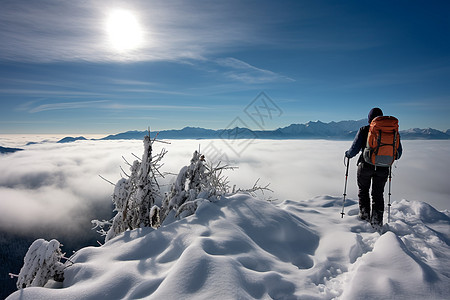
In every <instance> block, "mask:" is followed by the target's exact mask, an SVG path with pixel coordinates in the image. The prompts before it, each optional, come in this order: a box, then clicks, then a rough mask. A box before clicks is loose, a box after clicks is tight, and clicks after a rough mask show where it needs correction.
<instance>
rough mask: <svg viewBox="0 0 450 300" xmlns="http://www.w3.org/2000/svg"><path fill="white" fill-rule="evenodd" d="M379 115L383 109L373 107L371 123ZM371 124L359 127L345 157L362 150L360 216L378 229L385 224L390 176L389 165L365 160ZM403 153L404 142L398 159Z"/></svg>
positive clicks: (370, 115)
mask: <svg viewBox="0 0 450 300" xmlns="http://www.w3.org/2000/svg"><path fill="white" fill-rule="evenodd" d="M378 116H383V111H382V110H381V109H380V108H378V107H375V108H372V109H371V110H370V112H369V115H368V121H369V124H370V123H371V122H372V120H373V119H375V118H376V117H378ZM369 127H370V125H366V126H363V127H361V128H360V129H359V131H358V133H357V134H356V137H355V139H354V141H353V144H352V146H351V147H350V149H349V150H347V151H345V157H347V158H352V157H354V156H355V155H357V154H358V152H361V155H360V156H359V158H358V163H357V165H358V169H357V182H358V198H359V218H360V219H361V220H365V221H368V222H370V223H371V224H372V226H373V227H374V228H376V229H379V228H381V227H382V226H383V213H384V198H383V194H384V186H385V185H386V181H387V179H388V176H389V167H380V166H377V167H376V166H374V165H371V164H369V163H367V162H366V161H365V160H364V157H363V154H362V153H363V152H364V148H365V147H366V141H367V135H368V134H369ZM401 155H402V144H401V143H400V144H399V147H398V149H397V156H396V159H399V158H400V156H401ZM371 184H372V207H371V205H370V195H369V190H370V185H371Z"/></svg>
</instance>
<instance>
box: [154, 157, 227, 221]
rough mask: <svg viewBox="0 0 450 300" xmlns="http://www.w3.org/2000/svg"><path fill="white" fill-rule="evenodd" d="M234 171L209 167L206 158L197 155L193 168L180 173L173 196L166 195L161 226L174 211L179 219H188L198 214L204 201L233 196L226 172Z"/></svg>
mask: <svg viewBox="0 0 450 300" xmlns="http://www.w3.org/2000/svg"><path fill="white" fill-rule="evenodd" d="M226 169H233V167H230V166H226V165H224V166H221V165H220V163H218V164H217V165H212V164H207V163H206V158H205V156H204V155H202V154H201V153H200V152H198V151H195V152H194V154H193V155H192V159H191V162H190V165H189V166H184V167H182V168H181V169H180V172H179V173H178V176H177V178H176V180H175V182H174V183H173V185H172V187H171V190H170V192H169V193H168V194H167V195H166V197H165V199H164V202H163V207H162V210H161V219H162V220H161V222H163V221H164V219H165V218H166V216H167V215H168V214H169V213H170V211H171V210H175V212H176V214H175V216H180V217H185V216H188V215H191V214H193V213H194V212H195V210H196V209H197V207H198V204H199V203H200V202H203V201H208V200H209V201H216V200H217V199H219V198H220V196H221V195H224V194H226V193H229V192H230V187H229V185H228V180H227V177H225V176H223V175H222V171H223V170H226Z"/></svg>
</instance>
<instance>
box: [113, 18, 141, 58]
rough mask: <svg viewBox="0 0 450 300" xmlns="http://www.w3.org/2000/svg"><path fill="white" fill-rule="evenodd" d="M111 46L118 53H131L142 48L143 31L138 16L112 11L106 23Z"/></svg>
mask: <svg viewBox="0 0 450 300" xmlns="http://www.w3.org/2000/svg"><path fill="white" fill-rule="evenodd" d="M106 31H107V34H108V38H109V42H110V43H111V46H112V47H113V48H114V49H116V50H117V51H121V52H122V51H129V50H133V49H136V48H139V47H140V46H142V43H143V30H142V27H141V26H140V24H139V22H138V20H137V18H136V16H135V15H134V14H133V13H131V12H130V11H128V10H115V11H112V12H111V13H110V14H109V16H108V19H107V21H106Z"/></svg>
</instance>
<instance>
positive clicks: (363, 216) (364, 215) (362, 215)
mask: <svg viewBox="0 0 450 300" xmlns="http://www.w3.org/2000/svg"><path fill="white" fill-rule="evenodd" d="M358 217H359V219H360V220H362V221H367V222H369V221H370V214H369V212H368V210H366V209H365V208H360V209H359V214H358Z"/></svg>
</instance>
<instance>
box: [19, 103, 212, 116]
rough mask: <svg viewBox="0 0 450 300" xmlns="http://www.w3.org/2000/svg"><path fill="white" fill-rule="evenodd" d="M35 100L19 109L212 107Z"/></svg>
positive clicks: (178, 108)
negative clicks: (44, 102) (39, 102)
mask: <svg viewBox="0 0 450 300" xmlns="http://www.w3.org/2000/svg"><path fill="white" fill-rule="evenodd" d="M36 103H37V102H36V101H33V102H29V103H26V105H21V106H20V107H19V109H21V110H26V111H28V112H29V113H40V112H43V111H51V110H72V109H82V108H88V109H94V108H96V109H104V110H152V111H154V110H165V111H200V110H209V109H212V108H211V107H208V106H198V105H196V106H194V105H193V106H189V105H157V104H155V105H152V104H136V103H120V102H113V101H111V100H97V101H78V102H58V103H47V104H40V105H37V106H36Z"/></svg>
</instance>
